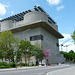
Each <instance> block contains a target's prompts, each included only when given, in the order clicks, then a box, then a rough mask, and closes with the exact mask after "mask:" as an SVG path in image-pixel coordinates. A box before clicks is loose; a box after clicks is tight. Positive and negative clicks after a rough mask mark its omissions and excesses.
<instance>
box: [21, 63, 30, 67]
mask: <svg viewBox="0 0 75 75" xmlns="http://www.w3.org/2000/svg"><path fill="white" fill-rule="evenodd" d="M21 66H29V64H27V63H21Z"/></svg>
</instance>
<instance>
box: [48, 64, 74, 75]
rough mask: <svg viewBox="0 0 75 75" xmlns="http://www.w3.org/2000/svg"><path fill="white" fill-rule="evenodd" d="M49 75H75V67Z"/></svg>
mask: <svg viewBox="0 0 75 75" xmlns="http://www.w3.org/2000/svg"><path fill="white" fill-rule="evenodd" d="M47 75H75V65H73V66H72V67H70V68H65V69H60V70H56V71H52V72H48V73H47Z"/></svg>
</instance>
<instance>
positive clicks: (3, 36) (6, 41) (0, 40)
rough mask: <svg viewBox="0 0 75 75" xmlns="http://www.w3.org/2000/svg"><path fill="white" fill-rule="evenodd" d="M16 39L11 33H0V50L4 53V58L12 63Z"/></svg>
mask: <svg viewBox="0 0 75 75" xmlns="http://www.w3.org/2000/svg"><path fill="white" fill-rule="evenodd" d="M15 41H16V37H14V35H13V34H12V32H11V31H4V32H1V33H0V49H1V50H2V51H3V52H4V55H5V58H6V59H8V60H9V63H10V61H11V60H12V59H13V61H14V47H15Z"/></svg>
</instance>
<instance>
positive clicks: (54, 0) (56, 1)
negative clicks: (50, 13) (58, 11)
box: [47, 0, 62, 5]
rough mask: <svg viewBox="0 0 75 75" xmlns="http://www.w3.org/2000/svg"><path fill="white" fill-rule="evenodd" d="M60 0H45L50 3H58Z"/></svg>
mask: <svg viewBox="0 0 75 75" xmlns="http://www.w3.org/2000/svg"><path fill="white" fill-rule="evenodd" d="M61 1H62V0H47V2H48V3H49V4H50V5H58V4H59V3H60V2H61Z"/></svg>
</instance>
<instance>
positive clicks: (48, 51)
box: [43, 49, 51, 59]
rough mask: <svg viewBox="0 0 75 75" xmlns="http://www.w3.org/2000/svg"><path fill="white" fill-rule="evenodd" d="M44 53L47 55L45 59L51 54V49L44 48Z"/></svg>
mask: <svg viewBox="0 0 75 75" xmlns="http://www.w3.org/2000/svg"><path fill="white" fill-rule="evenodd" d="M43 53H44V57H45V59H47V58H48V56H50V55H51V51H50V49H44V50H43Z"/></svg>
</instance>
